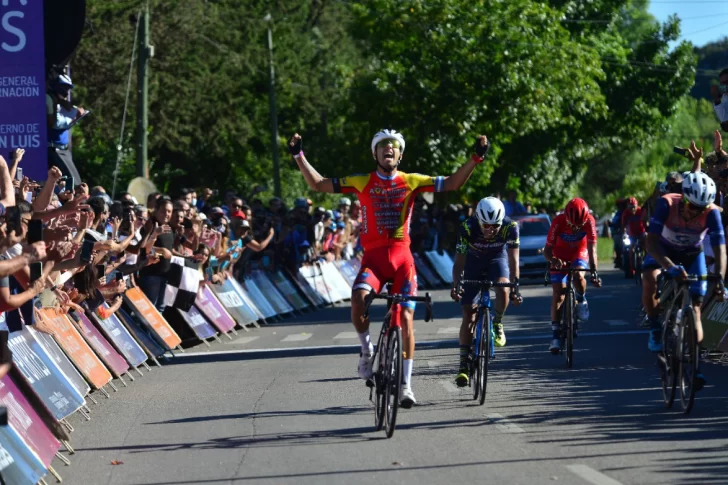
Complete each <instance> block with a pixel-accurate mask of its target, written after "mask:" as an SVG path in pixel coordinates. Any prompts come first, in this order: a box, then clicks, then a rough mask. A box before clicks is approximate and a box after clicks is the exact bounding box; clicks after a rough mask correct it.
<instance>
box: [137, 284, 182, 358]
mask: <svg viewBox="0 0 728 485" xmlns="http://www.w3.org/2000/svg"><path fill="white" fill-rule="evenodd" d="M124 300H125V301H126V302H127V304H128V305H131V306H132V307H134V309H135V310H136V312H135V313H136V314H137V315H138V316H139V317H141V319H142V321H143V322H144V323H145V324H147V325H148V326H149V328H150V329H151V330H152V335H154V336H155V337H156V338H158V339H159V343H161V344H163V346H164V347H166V348H167V350H172V349H174V348H175V347H177V346H178V345H179V344H181V343H182V339H180V338H179V336H178V335H177V333H176V332H175V331H174V330H173V329H172V327H170V326H169V323H167V321H166V320H165V319H164V317H163V316H162V315H161V314H160V313H159V312H158V311H157V309H156V308H154V305H152V303H151V302H150V301H149V299H148V298H147V297H146V295H145V294H144V293H142V290H140V289H139V288H129V289H128V290H126V293H124Z"/></svg>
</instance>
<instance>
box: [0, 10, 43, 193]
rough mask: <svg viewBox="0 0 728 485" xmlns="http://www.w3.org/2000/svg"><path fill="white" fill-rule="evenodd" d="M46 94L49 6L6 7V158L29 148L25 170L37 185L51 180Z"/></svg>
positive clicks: (2, 64) (0, 143)
mask: <svg viewBox="0 0 728 485" xmlns="http://www.w3.org/2000/svg"><path fill="white" fill-rule="evenodd" d="M45 91H46V90H45V52H44V44H43V0H29V1H12V2H7V1H2V2H0V106H2V109H0V155H3V156H4V157H6V158H7V154H8V152H9V151H10V150H13V149H15V148H24V149H25V157H24V158H23V161H22V162H21V165H20V166H21V167H22V168H23V171H24V174H25V175H27V176H28V177H30V178H31V179H33V180H45V179H46V178H47V174H48V151H47V150H48V148H47V146H48V143H47V133H46V123H47V121H46V103H45V96H46V94H45ZM8 163H10V162H9V161H8Z"/></svg>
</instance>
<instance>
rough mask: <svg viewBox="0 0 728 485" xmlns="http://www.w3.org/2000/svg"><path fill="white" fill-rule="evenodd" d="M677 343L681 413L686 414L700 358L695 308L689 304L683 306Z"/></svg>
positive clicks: (691, 402) (691, 407)
mask: <svg viewBox="0 0 728 485" xmlns="http://www.w3.org/2000/svg"><path fill="white" fill-rule="evenodd" d="M679 343H680V345H679V346H678V352H679V355H678V358H679V359H680V374H679V379H680V404H681V405H682V408H683V413H685V414H688V413H690V410H692V409H693V403H694V402H695V379H696V376H697V375H698V363H699V360H700V349H699V348H698V335H697V331H696V330H695V310H693V307H691V306H686V307H685V308H683V316H682V328H681V329H680V341H679Z"/></svg>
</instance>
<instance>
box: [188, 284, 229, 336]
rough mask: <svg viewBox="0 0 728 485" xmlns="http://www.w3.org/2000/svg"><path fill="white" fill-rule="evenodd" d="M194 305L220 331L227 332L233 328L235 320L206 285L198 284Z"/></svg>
mask: <svg viewBox="0 0 728 485" xmlns="http://www.w3.org/2000/svg"><path fill="white" fill-rule="evenodd" d="M195 306H196V307H197V308H198V309H199V310H200V312H201V313H202V314H203V315H205V316H206V317H207V319H208V320H210V322H212V324H213V325H214V326H215V327H216V328H217V329H218V330H219V331H220V333H228V332H229V331H230V330H232V329H234V328H235V320H233V317H231V316H230V314H229V313H228V312H227V310H225V307H223V306H222V304H221V303H220V302H219V301H218V299H217V297H215V294H214V293H213V291H212V290H211V289H210V287H209V286H208V285H202V286H200V291H199V292H198V293H197V299H196V300H195Z"/></svg>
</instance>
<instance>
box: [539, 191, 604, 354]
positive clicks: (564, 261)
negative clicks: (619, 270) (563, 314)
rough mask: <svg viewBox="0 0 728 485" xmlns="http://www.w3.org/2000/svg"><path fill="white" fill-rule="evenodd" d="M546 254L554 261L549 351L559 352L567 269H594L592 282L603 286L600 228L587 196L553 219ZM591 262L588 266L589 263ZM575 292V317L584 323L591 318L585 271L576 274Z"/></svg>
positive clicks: (573, 200)
mask: <svg viewBox="0 0 728 485" xmlns="http://www.w3.org/2000/svg"><path fill="white" fill-rule="evenodd" d="M543 255H544V257H545V258H546V260H547V261H549V262H550V263H551V285H552V287H553V296H552V299H551V330H552V331H553V341H552V342H551V347H550V348H549V350H550V351H551V353H552V354H554V355H556V354H558V353H559V351H560V350H561V343H560V338H559V337H560V336H561V333H560V332H561V325H560V323H559V322H560V317H559V315H560V311H561V305H562V304H563V303H564V293H563V289H564V288H566V277H567V274H568V273H567V272H566V271H565V270H566V268H568V267H571V268H589V269H591V275H592V278H591V279H592V283H593V284H594V286H597V287H599V286H601V285H602V283H601V281H600V280H599V278H598V277H597V229H596V221H595V220H594V216H592V215H591V214H590V213H589V206H588V205H587V203H586V202H585V201H584V199H578V198H577V199H571V200H570V201H569V203H568V204H566V209H564V212H563V213H562V214H559V215H558V216H556V217H554V220H553V221H551V228H550V229H549V235H548V236H547V238H546V247H545V248H544V252H543ZM587 265H588V266H587ZM573 282H574V290H575V293H576V317H577V319H578V320H580V321H582V322H586V321H587V320H589V306H588V305H587V302H586V279H585V278H584V273H583V272H577V273H574V275H573Z"/></svg>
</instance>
